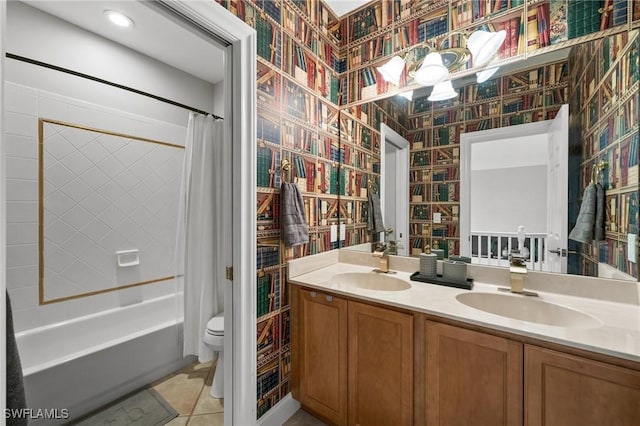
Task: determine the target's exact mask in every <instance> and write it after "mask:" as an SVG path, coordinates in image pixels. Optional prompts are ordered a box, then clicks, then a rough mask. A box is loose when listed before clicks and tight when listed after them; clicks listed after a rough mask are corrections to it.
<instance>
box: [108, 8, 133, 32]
mask: <svg viewBox="0 0 640 426" xmlns="http://www.w3.org/2000/svg"><path fill="white" fill-rule="evenodd" d="M104 15H105V16H106V17H107V18H109V21H111V23H112V24H114V25H117V26H119V27H123V28H129V27H133V26H134V24H133V21H132V20H131V18H129V17H128V16H127V15H125V14H123V13H121V12H116V11H115V10H105V11H104Z"/></svg>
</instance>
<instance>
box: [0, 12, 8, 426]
mask: <svg viewBox="0 0 640 426" xmlns="http://www.w3.org/2000/svg"><path fill="white" fill-rule="evenodd" d="M6 28H7V2H5V1H0V55H2V58H1V59H0V271H2V273H0V306H1V307H2V308H1V309H2V311H3V312H4V311H5V306H6V305H5V303H6V295H5V289H6V288H7V283H6V273H5V271H6V270H7V268H6V247H7V225H6V222H7V193H6V190H5V187H6V178H5V174H6V173H5V164H6V163H5V154H4V152H5V148H4V137H3V135H4V75H5V74H4V58H5V54H6V43H5V40H6V39H7V30H6ZM6 324H7V322H6V315H5V314H2V315H0V330H6ZM3 334H4V332H3ZM6 365H7V359H6V339H0V366H1V367H0V368H2V370H0V371H1V372H2V374H0V412H2V413H3V414H4V409H5V408H6V405H7V391H6V389H7V375H6V374H5V372H6ZM4 424H5V420H4V415H3V416H2V419H1V420H0V425H4Z"/></svg>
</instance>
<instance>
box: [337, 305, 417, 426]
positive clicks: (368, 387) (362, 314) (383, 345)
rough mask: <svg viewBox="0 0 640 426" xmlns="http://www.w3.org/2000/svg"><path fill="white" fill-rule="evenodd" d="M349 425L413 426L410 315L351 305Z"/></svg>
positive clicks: (374, 307) (373, 307) (367, 306)
mask: <svg viewBox="0 0 640 426" xmlns="http://www.w3.org/2000/svg"><path fill="white" fill-rule="evenodd" d="M348 316H349V424H350V425H362V426H364V425H371V426H373V425H380V426H386V425H394V426H403V425H407V426H408V425H411V424H413V315H410V314H406V313H402V312H398V311H394V310H391V309H386V308H381V307H378V306H371V305H366V304H364V303H359V302H353V301H349V315H348Z"/></svg>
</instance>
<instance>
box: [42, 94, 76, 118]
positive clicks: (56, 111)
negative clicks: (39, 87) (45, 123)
mask: <svg viewBox="0 0 640 426" xmlns="http://www.w3.org/2000/svg"><path fill="white" fill-rule="evenodd" d="M38 115H39V116H40V117H42V118H48V119H50V120H58V121H65V122H68V121H70V120H69V105H68V104H67V103H66V102H64V101H63V100H60V99H56V98H51V97H48V96H46V95H41V96H40V97H39V98H38Z"/></svg>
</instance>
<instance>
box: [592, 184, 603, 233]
mask: <svg viewBox="0 0 640 426" xmlns="http://www.w3.org/2000/svg"><path fill="white" fill-rule="evenodd" d="M605 204H606V201H605V195H604V187H603V186H602V185H601V184H599V183H598V184H597V185H596V216H595V227H594V230H593V234H594V235H593V239H594V240H596V241H602V240H604V234H605V214H604V213H605Z"/></svg>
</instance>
